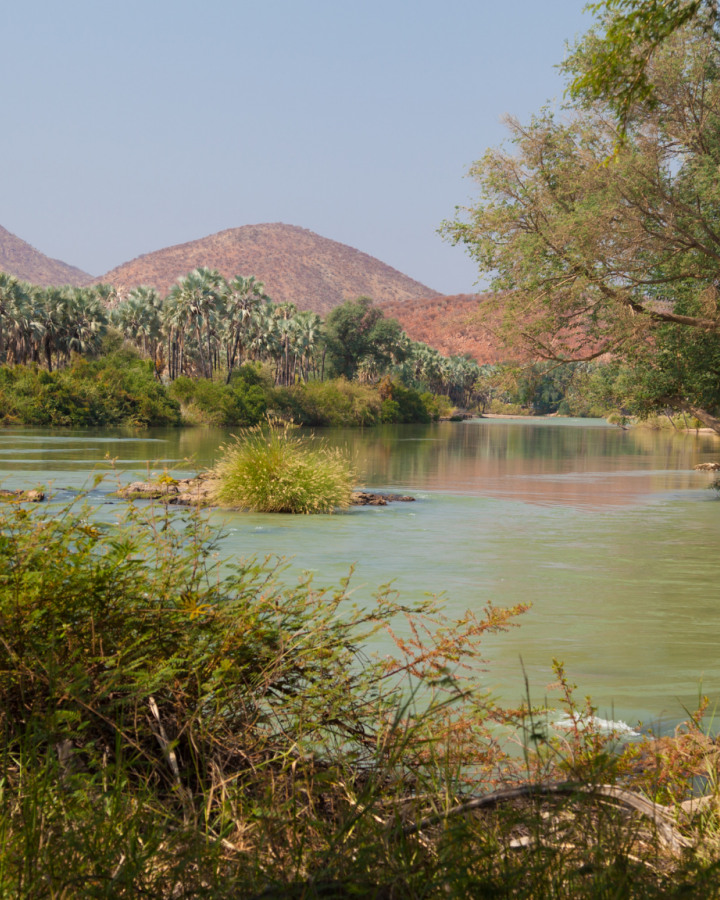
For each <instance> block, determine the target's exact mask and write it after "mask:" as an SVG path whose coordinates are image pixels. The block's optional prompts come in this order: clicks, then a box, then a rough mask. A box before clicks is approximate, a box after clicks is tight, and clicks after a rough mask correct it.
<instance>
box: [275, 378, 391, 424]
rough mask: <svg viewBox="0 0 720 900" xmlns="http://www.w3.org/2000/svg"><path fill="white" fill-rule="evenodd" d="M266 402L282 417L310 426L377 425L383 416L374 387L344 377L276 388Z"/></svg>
mask: <svg viewBox="0 0 720 900" xmlns="http://www.w3.org/2000/svg"><path fill="white" fill-rule="evenodd" d="M268 405H269V406H270V407H271V408H272V409H273V411H274V412H275V413H276V414H278V415H280V416H282V417H283V418H289V419H292V420H293V421H294V422H297V423H298V424H300V425H309V426H311V427H324V426H333V427H335V428H347V427H352V426H355V425H376V424H377V423H378V422H380V421H381V417H382V413H381V406H382V404H381V401H380V397H379V396H378V392H377V388H375V387H372V386H370V385H365V384H357V383H356V382H352V381H346V380H345V379H344V378H338V379H335V380H334V381H310V382H308V383H307V384H296V385H293V386H292V387H288V388H276V389H275V390H273V391H272V392H271V394H270V396H269V398H268Z"/></svg>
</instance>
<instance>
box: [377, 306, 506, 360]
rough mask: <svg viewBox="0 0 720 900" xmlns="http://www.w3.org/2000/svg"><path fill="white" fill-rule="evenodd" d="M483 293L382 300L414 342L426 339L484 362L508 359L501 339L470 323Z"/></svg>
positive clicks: (452, 353)
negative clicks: (386, 301)
mask: <svg viewBox="0 0 720 900" xmlns="http://www.w3.org/2000/svg"><path fill="white" fill-rule="evenodd" d="M485 296H487V295H483V294H455V295H453V296H450V297H429V298H423V299H421V300H406V301H405V302H404V303H396V302H390V303H380V304H379V306H381V308H382V310H383V311H384V313H385V315H386V316H392V317H393V318H395V319H397V320H398V321H399V322H400V324H401V325H402V327H403V328H404V329H405V331H406V332H407V333H408V335H409V336H410V337H411V338H412V339H413V340H414V341H422V342H423V343H425V344H428V346H430V347H434V348H435V349H436V350H439V351H440V352H441V353H443V354H445V355H446V356H459V355H462V354H465V353H469V354H470V355H471V356H472V357H473V358H474V359H476V360H477V362H478V363H480V365H484V364H485V363H495V362H500V361H501V360H503V359H507V358H508V353H507V351H503V349H502V347H501V345H500V341H499V340H498V339H497V338H495V337H494V336H493V335H492V334H491V333H490V332H489V331H488V330H487V329H486V328H483V327H482V326H480V325H478V324H476V323H470V322H469V319H470V318H471V317H473V316H475V315H476V314H477V312H478V307H479V305H480V304H481V303H482V301H483V298H484V297H485Z"/></svg>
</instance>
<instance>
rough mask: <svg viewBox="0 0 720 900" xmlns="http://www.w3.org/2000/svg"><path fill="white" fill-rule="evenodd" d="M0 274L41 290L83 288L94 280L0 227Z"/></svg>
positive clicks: (85, 273)
mask: <svg viewBox="0 0 720 900" xmlns="http://www.w3.org/2000/svg"><path fill="white" fill-rule="evenodd" d="M0 272H7V273H8V274H9V275H14V276H15V277H16V278H20V279H21V280H22V281H30V282H32V284H40V285H42V286H43V287H47V286H48V285H51V284H71V285H73V286H74V287H82V286H83V285H85V284H90V282H91V281H92V280H93V276H92V275H88V273H87V272H83V271H82V269H78V268H76V267H75V266H69V265H68V264H67V263H64V262H61V261H60V260H59V259H51V258H50V257H49V256H45V254H44V253H41V252H40V251H39V250H36V249H35V248H34V247H31V246H30V244H28V243H27V242H26V241H23V240H21V239H20V238H19V237H17V236H16V235H14V234H12V232H10V231H8V230H7V228H3V227H2V225H0Z"/></svg>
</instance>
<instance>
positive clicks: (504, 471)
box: [0, 419, 720, 732]
mask: <svg viewBox="0 0 720 900" xmlns="http://www.w3.org/2000/svg"><path fill="white" fill-rule="evenodd" d="M231 431H232V429H230V430H222V429H189V428H185V429H148V430H143V431H135V430H123V429H95V430H77V431H64V430H53V431H50V430H39V429H25V430H20V429H15V430H5V431H0V480H2V486H3V487H6V488H15V487H34V486H36V485H38V484H43V485H47V484H49V483H52V484H54V486H55V488H56V489H64V488H78V487H83V486H86V485H88V484H89V483H90V482H91V480H92V476H93V475H94V474H95V472H97V471H104V470H106V469H107V468H108V462H107V460H108V459H109V458H111V459H114V460H115V466H116V468H117V470H119V471H120V472H121V473H122V478H123V480H129V479H131V478H137V476H138V475H139V474H146V473H147V472H148V471H150V472H153V471H154V472H158V473H159V472H162V469H163V466H165V465H167V466H169V467H171V468H175V469H177V470H178V471H180V472H185V471H188V472H189V471H190V470H191V465H190V464H189V463H188V462H187V460H189V459H192V460H193V465H197V466H208V465H211V464H212V462H213V461H214V459H215V458H216V456H217V453H218V448H219V447H220V445H221V444H222V443H223V442H224V441H226V440H228V439H229V435H230V433H231ZM322 437H324V438H326V439H327V440H328V441H329V442H331V443H332V444H336V445H340V446H346V447H347V448H348V449H349V450H350V452H351V453H352V454H353V455H354V456H355V458H356V460H357V463H358V467H359V469H360V471H361V473H362V478H361V481H362V483H363V485H365V486H367V487H372V488H378V489H380V488H389V489H396V490H402V491H404V492H408V493H413V494H414V495H415V496H416V497H417V498H418V499H417V502H416V503H413V504H405V503H403V504H393V505H390V506H388V507H384V508H375V507H366V508H357V509H353V510H351V511H350V512H348V513H343V514H339V515H334V516H311V517H292V516H278V515H275V516H273V515H256V514H252V515H251V514H242V513H232V514H231V513H222V514H221V513H218V512H211V513H208V515H209V516H210V518H211V521H212V522H213V523H214V524H217V525H218V527H224V529H225V531H226V536H225V538H224V539H223V548H224V551H225V553H226V554H227V555H228V556H231V557H239V556H251V555H253V554H259V555H265V554H273V553H274V554H278V555H281V556H286V557H292V562H291V567H292V568H294V569H296V570H298V571H301V570H309V571H312V572H313V573H314V576H315V579H316V581H317V582H318V583H319V584H322V585H327V584H335V583H337V582H338V581H339V579H340V578H341V577H343V576H344V575H346V574H347V571H348V568H349V566H350V565H351V564H353V563H355V564H356V574H355V578H354V581H353V583H354V584H355V588H356V592H355V599H357V600H359V601H363V600H364V599H366V598H368V597H369V596H370V595H371V594H372V593H373V591H374V589H375V588H377V587H378V586H379V585H381V584H384V583H387V582H388V581H391V580H393V581H394V584H395V586H396V587H397V588H398V589H399V590H400V591H401V592H402V594H403V596H404V597H405V598H407V599H408V600H413V599H417V598H421V597H422V596H424V594H425V593H426V592H431V593H441V592H444V593H445V594H446V596H447V611H448V612H449V613H450V614H455V613H456V614H458V615H459V614H461V613H462V611H464V610H465V609H467V608H471V609H473V610H475V611H478V612H479V611H481V610H482V609H483V607H484V606H485V605H486V604H487V603H488V602H492V603H493V604H495V605H498V606H510V605H513V604H515V603H519V602H523V603H531V604H532V608H531V610H530V611H529V612H528V613H526V614H525V615H524V616H523V617H522V624H521V627H519V628H514V629H512V630H511V631H510V632H508V633H506V634H503V635H497V636H492V637H490V638H488V639H487V642H486V659H487V671H485V672H484V674H483V675H482V678H483V679H484V681H485V683H486V684H487V686H488V687H491V688H493V689H494V690H495V691H496V693H497V694H498V695H499V697H500V698H501V699H502V700H503V701H505V702H507V703H511V704H515V703H517V702H518V701H519V700H520V699H521V698H522V696H523V694H524V682H523V666H524V670H525V672H526V673H527V676H528V678H529V681H530V685H531V689H532V698H533V700H534V701H538V702H540V701H542V700H543V699H545V697H546V696H547V698H548V700H550V701H552V700H553V699H556V698H555V695H553V694H550V695H547V694H546V686H547V684H548V683H549V682H551V681H552V680H553V677H552V672H551V661H552V658H553V657H557V658H559V659H561V660H562V661H564V663H565V666H566V668H567V670H568V673H569V675H570V677H571V679H572V680H573V681H574V682H575V683H576V684H577V685H578V689H579V690H578V693H579V694H580V695H585V694H590V695H591V696H592V698H593V700H594V702H595V703H596V704H597V705H598V707H599V715H601V716H602V717H604V718H607V719H613V720H616V721H617V720H623V721H625V722H628V723H631V724H633V725H634V724H635V723H636V722H638V721H641V722H643V723H644V725H645V726H652V727H654V728H655V729H658V730H660V731H663V732H666V731H668V730H669V729H671V728H672V727H674V725H675V724H676V723H677V722H678V721H680V720H681V719H682V718H683V716H684V711H683V708H688V709H690V708H694V707H695V705H696V703H697V699H698V695H699V692H700V691H702V692H703V693H707V694H708V695H709V696H710V698H711V700H712V701H713V702H714V701H715V700H718V699H720V653H719V652H718V651H719V649H720V552H719V551H720V499H718V498H717V497H716V496H715V493H714V492H713V491H708V490H706V489H705V488H706V487H707V485H708V484H709V482H710V480H711V475H709V474H708V473H703V472H695V471H693V466H694V465H695V464H696V463H699V462H708V461H711V460H713V459H715V460H717V459H720V440H718V439H716V438H714V437H712V436H705V435H699V436H696V435H692V434H691V435H683V434H679V433H675V432H673V431H669V430H668V431H654V432H653V431H647V430H642V429H631V430H629V431H621V430H619V429H617V428H614V427H611V426H608V425H607V424H606V423H605V422H604V421H602V420H588V419H535V420H527V419H518V420H499V419H482V420H479V419H478V420H471V421H467V422H463V423H439V424H436V425H429V426H385V427H382V428H376V429H368V430H365V431H357V430H352V431H351V430H346V431H336V430H334V431H326V432H323V433H322ZM112 489H113V482H112V480H109V481H107V482H105V483H103V484H101V485H100V486H99V488H98V489H96V490H95V491H93V492H92V495H91V496H92V498H93V500H94V501H97V503H98V504H100V503H103V502H106V501H107V498H106V497H105V494H106V493H108V492H110V491H111V490H112ZM63 495H64V491H63V493H62V494H61V495H60V496H63ZM68 496H69V495H68ZM103 508H104V509H105V510H106V511H107V510H109V509H110V507H107V506H105V507H103ZM521 659H522V666H521V662H520V661H521Z"/></svg>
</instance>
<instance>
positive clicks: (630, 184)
mask: <svg viewBox="0 0 720 900" xmlns="http://www.w3.org/2000/svg"><path fill="white" fill-rule="evenodd" d="M593 40H594V38H593V37H592V36H590V37H589V38H588V39H587V41H586V42H585V44H581V45H580V47H579V48H578V50H577V52H576V62H575V63H574V65H576V66H580V65H581V63H580V62H577V60H582V58H583V54H586V53H587V54H590V56H592V52H593V50H592V47H593ZM718 72H720V45H719V43H718V39H717V36H716V35H715V34H714V33H712V32H710V33H709V32H708V31H707V30H706V29H704V28H702V27H700V26H693V27H686V28H684V29H681V30H678V31H676V32H675V33H674V34H672V35H671V36H670V37H669V38H668V39H667V40H665V42H664V43H663V44H662V46H661V47H659V48H658V50H657V51H656V52H655V53H654V54H653V56H652V57H651V58H650V59H649V61H648V63H647V68H646V73H647V77H648V79H649V81H650V83H651V85H652V88H653V93H654V97H653V99H652V101H651V102H650V101H648V102H644V103H641V102H639V101H638V102H636V104H635V106H634V107H633V110H632V116H631V117H630V118H629V119H628V122H627V132H626V136H625V140H624V141H623V142H622V143H620V144H619V143H618V138H619V131H618V124H617V121H616V118H615V113H614V110H613V108H612V104H608V103H603V102H601V101H597V102H594V103H592V104H589V103H586V102H583V103H575V104H573V105H572V106H570V107H569V108H567V109H566V111H565V115H564V116H563V117H562V118H561V117H558V116H555V115H554V114H553V113H551V112H549V111H547V110H546V111H543V112H542V113H541V114H540V115H537V116H535V117H533V119H532V120H531V122H530V123H529V125H521V124H520V123H519V122H518V121H517V120H515V119H509V120H508V125H509V128H510V132H511V142H512V144H513V145H514V149H515V152H514V153H509V152H507V151H506V150H504V149H494V150H490V151H488V152H487V153H486V155H485V157H484V158H483V159H482V160H481V161H479V162H478V163H476V164H475V165H474V166H473V168H472V174H473V176H474V177H475V179H476V180H477V182H478V184H479V185H480V189H481V193H482V199H481V202H479V203H478V204H477V205H475V206H474V207H472V208H471V209H470V210H469V211H468V212H469V214H470V218H469V220H464V219H463V218H462V217H461V215H458V216H457V217H456V219H455V221H453V222H451V223H446V224H445V225H444V231H445V234H446V235H447V236H448V237H449V238H450V239H451V240H453V241H455V242H461V243H464V244H465V245H466V246H467V247H468V249H469V250H470V252H471V254H472V255H473V256H474V257H475V259H476V260H477V261H478V263H479V265H480V270H481V271H482V272H484V273H488V274H490V275H492V276H493V287H494V288H495V290H496V291H497V292H498V293H497V295H496V301H495V304H491V306H494V307H495V308H497V307H500V308H501V309H502V311H503V313H504V316H503V334H504V336H505V337H506V339H507V340H508V342H509V343H510V344H511V345H514V346H518V345H523V346H524V348H525V350H526V351H528V352H531V353H532V354H534V355H535V356H537V357H539V358H541V359H546V360H553V361H555V362H559V363H564V362H567V361H572V360H590V359H597V358H599V357H602V356H604V355H605V354H609V353H615V354H624V355H626V356H627V358H628V359H630V358H633V359H634V360H636V361H637V362H638V363H639V362H640V361H641V360H642V361H643V365H645V367H646V368H647V367H648V366H650V369H652V370H653V371H655V372H656V374H658V373H661V372H662V368H663V365H664V363H663V359H665V360H666V361H667V358H668V357H667V356H666V355H664V354H663V347H664V344H665V342H666V341H667V340H668V338H669V336H670V335H673V334H675V333H677V334H680V332H682V333H683V334H685V337H682V338H681V337H678V339H677V340H678V341H679V343H677V342H676V343H677V346H680V344H682V343H683V342H688V341H690V342H692V341H693V340H696V339H697V344H698V346H700V345H702V346H704V347H705V348H706V351H707V353H709V354H710V357H712V356H713V354H714V350H711V348H714V347H715V346H716V342H717V341H718V340H720V337H719V335H720V309H719V308H718V301H717V297H718V286H719V285H720V277H719V276H718V271H719V269H720V265H719V264H720V214H719V212H718V211H719V210H720V180H719V179H718V177H717V172H718V170H719V169H720V79H719V78H718V74H717V73H718ZM673 340H675V338H673ZM710 357H708V359H709V358H710ZM700 369H702V365H701V366H700ZM648 371H649V370H648ZM693 371H696V372H697V371H698V366H695V367H694V369H693ZM677 374H679V371H678V373H677ZM686 375H687V376H688V377H687V378H686V379H684V380H682V382H678V380H677V378H676V379H675V380H674V382H673V385H674V387H673V391H674V392H673V393H672V394H669V395H664V394H663V392H662V391H658V392H656V394H655V400H654V402H655V403H656V404H658V405H660V406H673V407H675V408H679V409H684V410H687V411H689V412H692V413H693V414H694V415H695V416H696V417H697V418H699V419H701V421H703V422H705V423H706V424H707V425H709V426H710V427H712V428H714V429H715V430H717V431H718V432H719V433H720V421H719V420H718V419H717V418H716V416H715V415H714V414H713V413H714V411H715V410H716V408H717V407H718V406H720V383H718V382H717V381H716V391H715V393H714V394H712V395H711V394H709V393H708V391H707V390H706V389H703V390H702V391H701V390H699V385H698V383H697V381H696V380H695V381H694V380H693V379H692V378H690V377H689V375H690V372H689V370H688V371H687V372H686ZM656 381H657V384H658V385H659V384H660V383H661V381H662V379H661V378H659V377H658V378H657V379H656ZM661 394H663V395H662V396H661Z"/></svg>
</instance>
